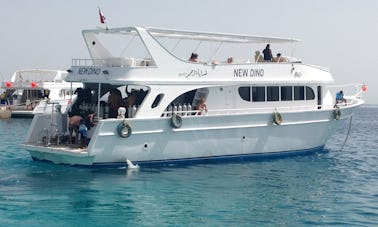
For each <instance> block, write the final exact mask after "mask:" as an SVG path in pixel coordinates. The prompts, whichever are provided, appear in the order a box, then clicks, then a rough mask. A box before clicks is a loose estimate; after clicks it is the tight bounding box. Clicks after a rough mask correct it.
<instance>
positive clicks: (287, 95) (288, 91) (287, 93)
mask: <svg viewBox="0 0 378 227" xmlns="http://www.w3.org/2000/svg"><path fill="white" fill-rule="evenodd" d="M292 90H293V87H291V86H282V87H281V101H291V100H293V92H292Z"/></svg>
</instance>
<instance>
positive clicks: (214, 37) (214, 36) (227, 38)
mask: <svg viewBox="0 0 378 227" xmlns="http://www.w3.org/2000/svg"><path fill="white" fill-rule="evenodd" d="M144 29H145V30H146V31H148V32H149V33H150V34H151V35H153V36H154V37H165V38H174V39H185V40H198V41H213V42H227V43H295V42H299V41H300V40H299V39H294V38H277V37H269V36H251V35H236V34H227V33H210V32H197V31H186V30H174V29H161V28H152V27H145V28H144ZM85 33H115V34H125V35H130V34H133V33H136V27H123V28H111V29H93V30H83V34H85Z"/></svg>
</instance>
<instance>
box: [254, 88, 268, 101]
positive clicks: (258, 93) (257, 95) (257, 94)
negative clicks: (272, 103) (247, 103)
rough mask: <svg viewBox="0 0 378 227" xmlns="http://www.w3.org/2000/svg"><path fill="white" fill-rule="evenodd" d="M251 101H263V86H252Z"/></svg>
mask: <svg viewBox="0 0 378 227" xmlns="http://www.w3.org/2000/svg"><path fill="white" fill-rule="evenodd" d="M252 101H253V102H264V101H265V87H252Z"/></svg>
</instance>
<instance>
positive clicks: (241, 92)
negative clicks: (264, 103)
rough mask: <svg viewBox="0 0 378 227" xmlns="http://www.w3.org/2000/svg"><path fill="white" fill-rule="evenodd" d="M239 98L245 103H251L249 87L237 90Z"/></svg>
mask: <svg viewBox="0 0 378 227" xmlns="http://www.w3.org/2000/svg"><path fill="white" fill-rule="evenodd" d="M238 91H239V95H240V98H242V99H243V100H245V101H248V102H250V101H251V87H239V89H238Z"/></svg>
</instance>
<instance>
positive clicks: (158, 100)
mask: <svg viewBox="0 0 378 227" xmlns="http://www.w3.org/2000/svg"><path fill="white" fill-rule="evenodd" d="M163 97H164V94H158V95H157V96H156V98H155V100H154V102H153V103H152V105H151V108H155V107H157V106H158V105H159V104H160V101H161V100H162V99H163Z"/></svg>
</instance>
